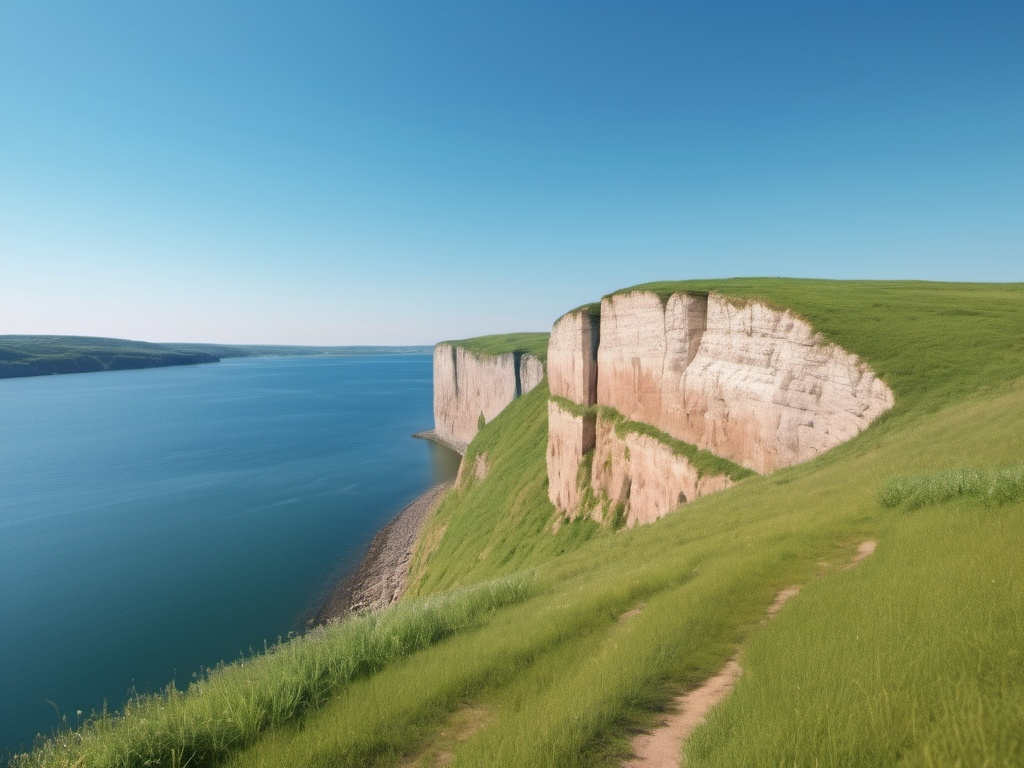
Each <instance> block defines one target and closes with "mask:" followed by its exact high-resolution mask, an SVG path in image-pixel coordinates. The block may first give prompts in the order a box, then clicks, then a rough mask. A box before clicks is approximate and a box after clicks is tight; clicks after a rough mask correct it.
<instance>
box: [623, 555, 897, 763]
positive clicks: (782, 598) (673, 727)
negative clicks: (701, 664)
mask: <svg viewBox="0 0 1024 768" xmlns="http://www.w3.org/2000/svg"><path fill="white" fill-rule="evenodd" d="M876 546H877V542H875V541H871V540H868V541H864V542H861V544H860V546H859V547H857V552H856V554H855V555H854V556H853V558H852V559H851V560H850V562H849V563H847V565H846V566H845V568H852V567H854V566H855V565H857V564H858V563H860V562H862V561H863V560H864V559H865V558H867V557H868V556H870V555H871V554H872V553H873V552H874V551H875V547H876ZM799 592H800V587H799V586H793V587H786V589H783V590H781V591H780V592H779V593H778V594H777V595H776V596H775V600H774V602H773V603H772V604H771V605H770V606H769V607H768V610H767V611H766V612H765V617H764V621H763V622H762V623H766V622H768V621H771V619H772V618H773V617H774V616H775V614H777V613H778V612H779V611H780V610H781V609H782V606H784V605H785V604H786V602H787V601H788V600H790V599H792V598H793V597H796V595H797V594H799ZM742 674H743V669H742V668H741V667H740V665H739V662H738V661H737V657H736V656H733V657H732V658H731V659H729V661H728V663H727V664H726V665H725V666H724V667H722V669H721V670H720V671H719V672H718V674H717V675H715V676H714V677H712V678H711V679H709V680H706V681H705V682H704V684H703V685H701V686H700V687H699V688H697V689H696V690H693V691H690V692H689V693H687V694H685V695H683V696H677V697H676V698H675V699H674V700H673V704H672V711H671V712H670V714H669V715H668V717H667V718H665V721H664V723H663V724H662V725H660V726H659V727H657V728H655V729H654V730H652V731H648V732H646V733H641V734H639V735H638V736H636V737H635V738H634V739H633V743H632V747H633V754H634V755H635V757H633V758H632V759H630V760H628V761H626V762H625V763H623V764H622V766H623V768H679V767H680V765H681V763H680V760H681V755H682V751H683V744H685V743H686V740H687V739H688V738H689V737H690V734H691V733H693V731H694V729H695V728H696V727H697V726H698V725H700V724H701V723H703V722H704V718H706V717H707V714H708V712H710V711H711V708H712V707H714V706H715V705H716V704H718V703H719V702H720V701H722V700H723V699H724V698H725V697H726V696H728V695H729V692H730V691H732V689H733V686H735V685H736V681H737V680H739V678H740V675H742Z"/></svg>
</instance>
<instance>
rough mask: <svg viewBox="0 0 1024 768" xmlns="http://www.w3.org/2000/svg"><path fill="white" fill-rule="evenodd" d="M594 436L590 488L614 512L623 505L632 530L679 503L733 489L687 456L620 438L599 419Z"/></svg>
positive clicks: (638, 437)
mask: <svg viewBox="0 0 1024 768" xmlns="http://www.w3.org/2000/svg"><path fill="white" fill-rule="evenodd" d="M595 433H596V445H595V449H594V459H593V464H592V466H591V488H592V489H593V491H594V492H595V494H596V495H597V497H598V498H599V499H601V500H602V501H604V500H605V499H606V500H607V502H606V504H608V505H610V509H611V510H614V509H615V507H616V505H619V504H621V505H623V506H622V509H623V513H624V514H625V522H626V523H627V524H628V525H639V524H642V523H650V522H653V521H654V520H657V519H658V518H659V517H661V516H662V515H666V514H668V513H669V512H671V511H672V510H673V509H675V508H676V507H678V506H679V505H680V504H685V503H686V502H688V501H692V500H693V499H696V498H697V497H698V496H704V495H706V494H708V493H714V492H715V491H721V490H723V489H725V488H728V487H729V486H730V485H732V481H731V480H730V479H729V478H728V477H726V476H725V475H703V476H702V475H701V474H700V473H699V472H698V471H697V468H696V467H694V466H693V464H691V463H690V461H689V460H688V459H687V458H686V457H685V456H679V455H677V454H676V453H674V452H673V451H672V449H671V448H670V447H669V446H668V445H666V444H665V443H663V442H661V441H660V440H656V439H655V438H653V437H650V436H649V435H643V434H638V433H636V432H626V433H625V434H624V435H619V433H618V432H617V431H616V429H615V424H614V422H613V421H611V420H609V419H607V418H603V417H600V416H599V417H598V418H597V424H596V429H595ZM602 513H603V514H607V512H606V511H604V510H602Z"/></svg>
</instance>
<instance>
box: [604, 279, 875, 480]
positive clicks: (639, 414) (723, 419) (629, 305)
mask: <svg viewBox="0 0 1024 768" xmlns="http://www.w3.org/2000/svg"><path fill="white" fill-rule="evenodd" d="M601 334H602V339H601V346H600V348H599V350H598V369H599V370H600V377H599V380H598V402H600V403H603V404H607V405H611V406H613V407H615V408H617V409H618V410H619V411H621V412H622V413H623V414H625V415H626V416H627V417H629V418H631V419H636V420H637V421H643V422H647V423H649V424H653V425H655V426H656V427H658V428H659V429H661V430H663V431H665V432H667V433H668V434H670V435H672V436H673V437H676V438H679V439H680V440H685V441H686V442H689V443H693V444H694V445H697V446H699V447H701V448H704V449H706V450H709V451H711V452H712V453H715V454H717V455H719V456H724V457H726V458H728V459H731V460H733V461H735V462H736V463H738V464H742V465H743V466H745V467H749V468H750V469H753V470H755V471H756V472H762V473H763V472H771V471H773V470H775V469H778V468H779V467H785V466H789V465H791V464H797V463H799V462H802V461H806V460H808V459H811V458H813V457H814V456H817V455H818V454H820V453H823V452H824V451H826V450H828V449H829V448H832V447H833V446H835V445H838V444H839V443H842V442H845V441H846V440H849V439H850V438H851V437H853V436H855V435H857V434H858V433H859V432H861V431H862V430H864V429H865V428H866V427H867V426H868V424H870V423H871V422H872V421H874V420H875V419H876V418H878V416H880V415H881V414H882V413H884V412H885V411H887V410H888V409H889V408H891V407H892V405H893V396H892V391H891V390H890V389H889V388H888V387H887V386H886V385H885V384H884V383H883V382H882V381H881V380H880V379H878V378H877V377H876V376H875V374H874V372H873V371H871V370H870V369H869V368H868V367H867V365H865V364H864V363H863V362H862V361H860V360H859V359H858V358H857V357H856V356H855V355H852V354H850V353H849V352H847V351H845V350H843V349H841V348H840V347H838V346H836V345H835V344H831V343H829V342H827V341H825V340H824V339H823V338H821V337H820V336H819V335H818V334H816V333H815V332H814V329H812V328H811V326H810V325H809V324H808V323H807V322H805V321H804V320H801V319H800V318H798V317H796V316H795V315H794V314H793V313H791V312H788V311H780V310H776V309H772V308H770V307H767V306H765V305H764V304H760V303H756V302H745V303H740V302H735V301H730V300H728V299H726V298H723V297H721V296H718V295H716V294H711V295H710V296H708V297H698V296H688V295H683V294H676V295H674V296H672V297H670V298H669V299H668V301H667V302H666V304H665V305H662V303H661V299H660V298H659V297H658V296H655V295H654V294H650V293H629V294H624V295H619V296H612V297H609V298H607V299H605V300H604V302H602V304H601Z"/></svg>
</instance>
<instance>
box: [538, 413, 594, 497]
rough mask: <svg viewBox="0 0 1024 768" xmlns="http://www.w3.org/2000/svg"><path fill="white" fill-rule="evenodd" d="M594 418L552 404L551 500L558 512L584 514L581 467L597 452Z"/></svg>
mask: <svg viewBox="0 0 1024 768" xmlns="http://www.w3.org/2000/svg"><path fill="white" fill-rule="evenodd" d="M594 425H595V417H594V416H593V415H576V414H573V413H572V412H571V411H569V410H568V409H566V408H564V407H563V406H562V405H560V404H559V403H558V402H556V401H555V400H549V401H548V452H547V466H548V497H549V498H550V499H551V503H552V504H554V505H555V508H556V509H560V510H562V511H563V512H569V513H570V515H572V516H575V515H576V514H578V513H580V512H584V513H586V514H589V512H590V510H583V509H582V508H581V504H582V502H583V492H584V487H583V484H582V483H581V478H580V477H579V474H580V463H581V461H582V460H583V457H584V456H585V455H586V454H587V452H588V451H591V450H593V448H594Z"/></svg>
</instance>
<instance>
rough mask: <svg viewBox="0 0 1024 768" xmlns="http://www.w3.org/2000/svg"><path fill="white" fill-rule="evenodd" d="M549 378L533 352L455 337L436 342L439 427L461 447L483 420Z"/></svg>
mask: <svg viewBox="0 0 1024 768" xmlns="http://www.w3.org/2000/svg"><path fill="white" fill-rule="evenodd" d="M543 378H544V363H543V362H542V361H541V360H540V359H539V358H538V357H536V356H535V355H531V354H529V353H527V352H507V353H505V354H499V355H489V354H485V353H480V352H476V351H471V350H468V349H465V348H464V347H460V346H458V345H456V344H453V343H450V342H442V343H440V344H437V345H435V346H434V432H435V433H436V435H437V438H438V439H439V441H441V442H444V443H445V444H447V445H450V446H452V447H454V448H456V450H458V449H460V448H461V450H459V452H460V453H465V447H466V445H468V444H469V441H470V440H472V439H473V437H474V436H475V435H476V433H477V432H478V431H479V430H480V427H481V426H483V424H485V423H487V422H489V421H491V420H492V419H493V418H494V417H495V416H497V415H498V414H499V413H501V412H502V410H504V409H505V406H507V405H508V404H509V403H511V402H512V401H513V400H514V399H515V398H517V397H519V396H520V395H522V394H525V393H526V392H529V391H530V390H531V389H533V388H534V387H536V386H537V385H538V384H539V383H540V382H541V380H542V379H543Z"/></svg>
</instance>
